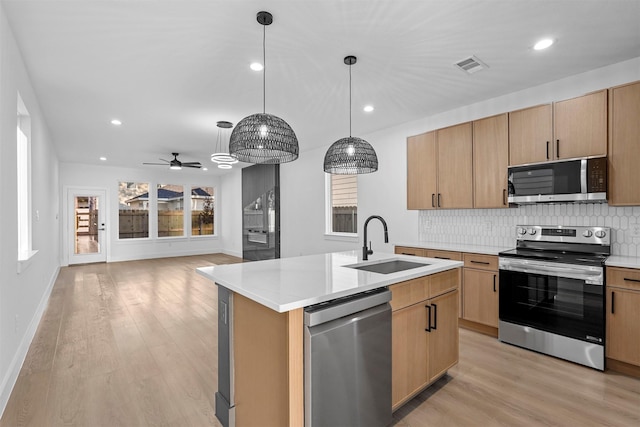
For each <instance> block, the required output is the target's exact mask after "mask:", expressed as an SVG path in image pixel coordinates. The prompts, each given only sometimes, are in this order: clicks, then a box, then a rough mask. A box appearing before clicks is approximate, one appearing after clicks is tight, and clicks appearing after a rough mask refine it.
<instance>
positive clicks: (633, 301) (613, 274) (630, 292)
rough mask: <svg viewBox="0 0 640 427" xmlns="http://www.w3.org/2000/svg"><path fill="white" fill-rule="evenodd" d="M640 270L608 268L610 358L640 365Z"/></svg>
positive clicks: (607, 350) (608, 341) (608, 347)
mask: <svg viewBox="0 0 640 427" xmlns="http://www.w3.org/2000/svg"><path fill="white" fill-rule="evenodd" d="M638 337H640V270H636V269H629V268H617V267H608V268H607V340H606V354H607V357H608V358H611V359H615V360H617V361H620V362H624V363H628V364H631V365H636V366H640V339H638Z"/></svg>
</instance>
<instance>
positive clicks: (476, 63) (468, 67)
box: [455, 56, 489, 74]
mask: <svg viewBox="0 0 640 427" xmlns="http://www.w3.org/2000/svg"><path fill="white" fill-rule="evenodd" d="M455 66H456V67H458V68H460V69H461V70H462V71H464V72H465V73H467V74H473V73H476V72H478V71H480V70H484V69H485V68H489V66H487V64H485V63H484V62H482V61H481V60H479V59H478V58H477V57H475V56H470V57H468V58H465V59H463V60H461V61H458V62H456V63H455Z"/></svg>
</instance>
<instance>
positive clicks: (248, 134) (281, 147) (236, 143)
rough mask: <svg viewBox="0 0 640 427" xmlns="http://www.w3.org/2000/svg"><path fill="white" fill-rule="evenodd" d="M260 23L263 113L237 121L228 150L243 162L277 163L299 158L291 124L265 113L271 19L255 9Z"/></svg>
mask: <svg viewBox="0 0 640 427" xmlns="http://www.w3.org/2000/svg"><path fill="white" fill-rule="evenodd" d="M256 20H257V21H258V23H259V24H260V25H262V59H263V62H262V65H263V67H264V68H263V71H262V113H256V114H252V115H251V116H247V117H245V118H244V119H242V120H240V122H238V124H237V125H236V127H235V129H233V132H232V133H231V138H230V140H229V153H230V154H231V155H232V156H233V157H235V158H236V159H238V160H240V161H241V162H245V163H262V164H278V163H287V162H291V161H293V160H295V159H297V158H298V138H297V137H296V134H295V133H294V132H293V129H291V126H289V124H288V123H287V122H285V121H284V120H282V119H281V118H280V117H277V116H274V115H272V114H267V113H266V110H265V109H266V107H265V105H266V89H265V87H266V77H265V76H266V70H267V66H266V48H265V39H266V28H267V25H271V23H272V22H273V15H271V14H270V13H269V12H265V11H262V12H258V15H257V16H256Z"/></svg>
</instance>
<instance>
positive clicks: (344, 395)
mask: <svg viewBox="0 0 640 427" xmlns="http://www.w3.org/2000/svg"><path fill="white" fill-rule="evenodd" d="M390 300H391V292H390V291H389V290H387V289H385V288H382V289H376V290H373V291H367V292H363V293H360V294H358V295H354V296H350V297H345V298H339V299H336V300H332V301H328V302H326V303H321V304H316V305H313V306H310V307H307V308H305V310H304V324H305V328H304V375H305V378H304V383H305V384H304V387H305V426H306V427H320V426H331V427H336V426H349V427H359V426H362V427H364V426H366V427H375V426H381V427H382V426H386V425H388V424H390V423H391V306H390V304H389V301H390Z"/></svg>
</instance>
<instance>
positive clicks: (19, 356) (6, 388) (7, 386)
mask: <svg viewBox="0 0 640 427" xmlns="http://www.w3.org/2000/svg"><path fill="white" fill-rule="evenodd" d="M59 273H60V267H59V266H58V267H57V268H56V270H55V271H54V272H53V275H52V276H51V279H50V280H49V284H48V285H47V288H46V289H45V291H44V293H43V294H42V298H41V299H40V303H39V304H38V308H37V309H36V311H35V313H34V314H33V317H32V318H31V322H29V326H28V327H27V330H26V331H25V333H24V335H23V336H22V340H21V341H20V345H19V346H18V350H17V351H16V353H15V354H14V356H13V359H12V360H11V364H10V365H9V369H8V370H7V374H6V375H5V377H4V378H3V379H2V383H1V384H0V418H2V414H4V410H5V408H6V407H7V402H9V397H10V396H11V392H12V391H13V387H14V386H15V384H16V381H17V379H18V375H19V374H20V369H22V364H23V363H24V361H25V359H26V357H27V353H28V352H29V347H30V346H31V342H32V341H33V338H34V337H35V335H36V331H37V330H38V325H39V324H40V320H41V319H42V315H43V314H44V312H45V310H46V309H47V304H48V303H49V296H50V295H51V291H52V290H53V285H54V284H55V283H56V279H57V278H58V274H59Z"/></svg>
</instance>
